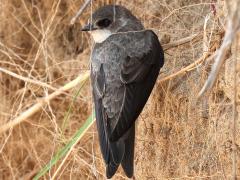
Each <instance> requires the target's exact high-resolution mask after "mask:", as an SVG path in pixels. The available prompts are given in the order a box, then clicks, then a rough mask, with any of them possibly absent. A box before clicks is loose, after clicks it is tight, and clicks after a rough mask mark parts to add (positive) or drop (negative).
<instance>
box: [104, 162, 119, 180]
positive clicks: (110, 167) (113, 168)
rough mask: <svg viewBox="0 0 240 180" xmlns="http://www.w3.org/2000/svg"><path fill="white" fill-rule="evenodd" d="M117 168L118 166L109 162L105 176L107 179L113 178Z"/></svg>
mask: <svg viewBox="0 0 240 180" xmlns="http://www.w3.org/2000/svg"><path fill="white" fill-rule="evenodd" d="M118 166H119V164H114V163H113V162H110V163H109V164H107V167H106V176H107V178H108V179H111V178H112V177H113V175H114V174H115V173H116V171H117V169H118Z"/></svg>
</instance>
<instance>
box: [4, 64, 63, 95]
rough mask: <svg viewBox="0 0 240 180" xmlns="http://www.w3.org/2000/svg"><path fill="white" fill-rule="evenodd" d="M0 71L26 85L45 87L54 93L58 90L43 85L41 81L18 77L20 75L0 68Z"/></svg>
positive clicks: (45, 84)
mask: <svg viewBox="0 0 240 180" xmlns="http://www.w3.org/2000/svg"><path fill="white" fill-rule="evenodd" d="M0 71H1V72H3V73H6V74H8V75H10V76H13V77H15V78H17V79H20V80H22V81H24V82H28V83H31V84H35V85H38V86H42V87H46V88H48V89H51V90H54V91H56V90H58V89H57V88H55V87H52V86H50V85H49V84H47V83H44V82H41V81H38V80H33V79H30V78H27V77H23V76H20V75H18V74H16V73H14V72H12V71H9V70H7V69H4V68H1V67H0Z"/></svg>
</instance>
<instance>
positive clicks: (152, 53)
mask: <svg viewBox="0 0 240 180" xmlns="http://www.w3.org/2000/svg"><path fill="white" fill-rule="evenodd" d="M148 35H149V36H150V38H151V42H149V44H151V46H152V47H151V48H150V50H149V51H148V52H146V53H144V54H143V55H142V57H138V58H136V57H133V58H132V59H130V60H129V59H125V61H124V62H123V64H122V69H121V80H122V81H123V83H124V84H125V93H124V99H123V104H122V108H121V111H120V114H119V118H118V122H117V124H116V126H115V128H114V130H112V133H111V141H116V140H118V139H119V138H120V137H121V136H122V135H123V134H125V133H126V132H127V130H128V129H129V128H130V127H131V126H132V125H133V123H134V122H135V120H136V119H137V117H138V116H139V114H140V113H141V111H142V109H143V107H144V105H145V103H146V101H147V100H148V97H149V95H150V93H151V91H152V89H153V86H154V84H155V81H156V79H157V76H158V73H159V70H160V68H161V67H162V65H163V50H162V48H161V46H160V43H159V41H158V38H157V36H156V35H155V34H153V33H151V34H148ZM133 62H134V63H133Z"/></svg>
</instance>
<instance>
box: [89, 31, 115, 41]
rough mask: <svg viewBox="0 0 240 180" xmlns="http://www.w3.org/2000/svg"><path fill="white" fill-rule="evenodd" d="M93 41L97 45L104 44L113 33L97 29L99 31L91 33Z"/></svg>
mask: <svg viewBox="0 0 240 180" xmlns="http://www.w3.org/2000/svg"><path fill="white" fill-rule="evenodd" d="M90 33H91V35H92V37H93V40H94V41H95V43H102V42H103V41H105V40H106V39H107V38H108V37H109V36H111V35H112V33H111V31H109V30H106V29H97V30H93V31H91V32H90Z"/></svg>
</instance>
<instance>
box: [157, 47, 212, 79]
mask: <svg viewBox="0 0 240 180" xmlns="http://www.w3.org/2000/svg"><path fill="white" fill-rule="evenodd" d="M214 48H216V47H213V48H212V50H210V51H209V52H206V53H204V55H203V56H202V57H201V58H199V59H198V60H196V61H195V62H193V63H192V64H190V65H188V66H186V67H184V68H183V69H181V70H179V71H177V72H175V73H173V74H171V75H169V76H166V77H164V78H162V79H161V80H160V82H164V81H168V80H170V79H173V78H175V77H177V76H180V75H183V74H185V73H187V72H189V71H191V70H193V69H194V68H195V67H197V66H198V65H199V64H201V63H202V62H203V61H205V60H206V59H212V58H213V57H214V56H215V53H214V54H213V53H212V51H213V49H214Z"/></svg>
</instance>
